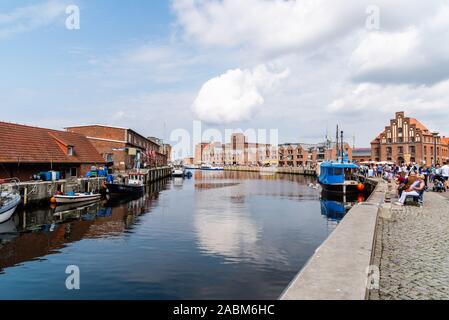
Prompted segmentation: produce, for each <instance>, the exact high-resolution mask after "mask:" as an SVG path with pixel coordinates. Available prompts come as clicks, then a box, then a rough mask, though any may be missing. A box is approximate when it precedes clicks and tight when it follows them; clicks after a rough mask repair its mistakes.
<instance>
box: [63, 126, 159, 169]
mask: <svg viewBox="0 0 449 320" xmlns="http://www.w3.org/2000/svg"><path fill="white" fill-rule="evenodd" d="M66 129H67V131H69V132H75V133H78V134H82V135H84V136H86V137H87V139H89V140H90V142H91V143H92V144H93V145H94V146H95V148H96V149H97V150H98V152H99V153H100V154H101V155H102V156H103V158H104V160H105V161H106V162H108V163H109V164H111V165H113V168H114V169H115V170H116V171H121V172H124V171H126V170H130V169H132V168H134V167H135V165H136V161H137V160H138V154H140V161H141V167H142V168H144V167H157V166H165V165H167V156H166V155H164V154H162V153H160V145H159V144H158V143H156V142H154V141H152V140H150V139H148V138H146V137H144V136H143V135H141V134H139V133H137V132H136V131H134V130H132V129H129V128H122V127H113V126H106V125H100V124H94V125H81V126H74V127H68V128H66Z"/></svg>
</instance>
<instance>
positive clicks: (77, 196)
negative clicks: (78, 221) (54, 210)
mask: <svg viewBox="0 0 449 320" xmlns="http://www.w3.org/2000/svg"><path fill="white" fill-rule="evenodd" d="M100 198H101V194H95V193H74V194H68V195H55V196H54V200H55V202H56V203H57V204H68V203H77V202H88V201H96V200H100Z"/></svg>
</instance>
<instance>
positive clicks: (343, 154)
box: [340, 130, 345, 163]
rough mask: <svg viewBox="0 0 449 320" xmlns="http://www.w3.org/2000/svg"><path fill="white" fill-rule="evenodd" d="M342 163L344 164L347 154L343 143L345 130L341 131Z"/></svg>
mask: <svg viewBox="0 0 449 320" xmlns="http://www.w3.org/2000/svg"><path fill="white" fill-rule="evenodd" d="M340 142H341V163H343V162H344V157H345V152H344V150H345V149H344V142H343V130H342V131H341V141H340Z"/></svg>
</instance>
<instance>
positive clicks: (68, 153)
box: [67, 146, 73, 157]
mask: <svg viewBox="0 0 449 320" xmlns="http://www.w3.org/2000/svg"><path fill="white" fill-rule="evenodd" d="M67 155H68V156H70V157H71V156H73V147H72V146H68V147H67Z"/></svg>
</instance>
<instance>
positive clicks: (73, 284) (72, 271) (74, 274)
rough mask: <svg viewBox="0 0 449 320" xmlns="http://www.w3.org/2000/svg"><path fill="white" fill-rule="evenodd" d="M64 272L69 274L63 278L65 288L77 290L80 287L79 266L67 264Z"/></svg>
mask: <svg viewBox="0 0 449 320" xmlns="http://www.w3.org/2000/svg"><path fill="white" fill-rule="evenodd" d="M65 273H66V274H68V275H69V276H68V277H67V279H66V280H65V286H66V288H67V290H79V289H80V268H79V267H78V266H74V265H72V266H68V267H67V268H66V269H65Z"/></svg>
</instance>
